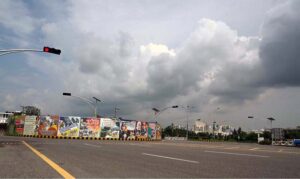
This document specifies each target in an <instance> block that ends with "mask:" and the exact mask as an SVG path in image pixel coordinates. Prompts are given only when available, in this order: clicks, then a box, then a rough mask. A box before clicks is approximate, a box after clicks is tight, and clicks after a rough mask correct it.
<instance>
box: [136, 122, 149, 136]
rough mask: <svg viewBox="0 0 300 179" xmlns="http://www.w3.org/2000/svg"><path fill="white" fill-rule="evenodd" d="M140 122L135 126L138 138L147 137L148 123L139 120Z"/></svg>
mask: <svg viewBox="0 0 300 179" xmlns="http://www.w3.org/2000/svg"><path fill="white" fill-rule="evenodd" d="M139 122H140V124H138V125H137V126H136V129H137V130H136V133H137V138H138V139H147V137H148V123H147V122H142V121H139Z"/></svg>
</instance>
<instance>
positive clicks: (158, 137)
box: [155, 123, 162, 140]
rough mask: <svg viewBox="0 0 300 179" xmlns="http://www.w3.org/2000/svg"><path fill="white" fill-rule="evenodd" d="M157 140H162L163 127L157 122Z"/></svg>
mask: <svg viewBox="0 0 300 179" xmlns="http://www.w3.org/2000/svg"><path fill="white" fill-rule="evenodd" d="M155 130H156V140H161V133H162V129H161V126H160V125H159V124H158V123H156V128H155Z"/></svg>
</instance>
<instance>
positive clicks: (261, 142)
mask: <svg viewBox="0 0 300 179" xmlns="http://www.w3.org/2000/svg"><path fill="white" fill-rule="evenodd" d="M259 144H260V145H271V144H272V142H271V141H270V140H263V141H260V142H259Z"/></svg>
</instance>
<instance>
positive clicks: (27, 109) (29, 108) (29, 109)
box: [21, 106, 41, 116]
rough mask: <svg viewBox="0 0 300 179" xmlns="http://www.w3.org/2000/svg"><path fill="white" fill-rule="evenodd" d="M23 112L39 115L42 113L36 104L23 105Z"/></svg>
mask: <svg viewBox="0 0 300 179" xmlns="http://www.w3.org/2000/svg"><path fill="white" fill-rule="evenodd" d="M21 107H22V108H23V109H22V113H23V114H26V115H35V116H39V115H40V114H41V110H40V109H39V108H37V107H35V106H21Z"/></svg>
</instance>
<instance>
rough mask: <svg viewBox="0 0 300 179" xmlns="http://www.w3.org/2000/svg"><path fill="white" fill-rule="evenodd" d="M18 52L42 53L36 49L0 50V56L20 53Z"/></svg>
mask: <svg viewBox="0 0 300 179" xmlns="http://www.w3.org/2000/svg"><path fill="white" fill-rule="evenodd" d="M20 52H44V51H43V50H38V49H7V50H0V56H2V55H7V54H11V53H20Z"/></svg>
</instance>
